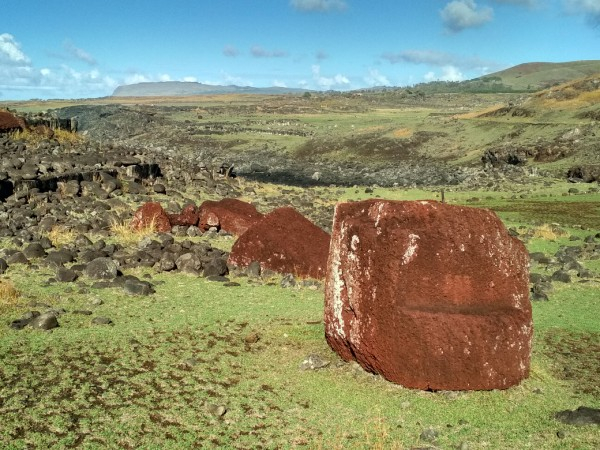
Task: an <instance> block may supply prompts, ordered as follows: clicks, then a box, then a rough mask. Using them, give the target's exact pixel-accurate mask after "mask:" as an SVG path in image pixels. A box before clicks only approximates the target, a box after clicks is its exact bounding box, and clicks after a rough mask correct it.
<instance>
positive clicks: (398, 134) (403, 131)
mask: <svg viewBox="0 0 600 450" xmlns="http://www.w3.org/2000/svg"><path fill="white" fill-rule="evenodd" d="M412 135H413V131H412V130H411V129H409V128H398V129H397V130H394V137H395V138H408V137H411V136H412Z"/></svg>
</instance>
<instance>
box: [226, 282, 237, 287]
mask: <svg viewBox="0 0 600 450" xmlns="http://www.w3.org/2000/svg"><path fill="white" fill-rule="evenodd" d="M223 286H225V287H238V286H241V284H240V283H238V282H236V281H227V282H225V283H223Z"/></svg>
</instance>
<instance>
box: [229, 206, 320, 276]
mask: <svg viewBox="0 0 600 450" xmlns="http://www.w3.org/2000/svg"><path fill="white" fill-rule="evenodd" d="M328 251H329V234H327V233H326V232H325V231H323V230H322V229H321V228H319V227H318V226H316V225H315V224H313V223H312V222H311V221H310V220H308V219H307V218H306V217H304V216H303V215H302V214H300V213H299V212H297V211H296V210H295V209H294V208H289V207H285V208H277V209H275V210H273V211H271V212H270V213H269V214H267V215H265V216H264V218H263V219H262V220H261V221H260V222H258V223H256V224H255V225H253V226H252V227H250V228H249V229H248V231H246V232H245V233H244V234H242V235H241V236H240V237H239V238H238V240H237V241H236V242H235V244H234V245H233V248H232V249H231V253H230V254H229V263H230V264H231V265H233V266H238V267H246V266H248V265H249V264H250V263H251V262H253V261H258V262H259V263H260V265H261V268H262V269H270V270H273V271H275V272H279V273H292V274H294V275H296V276H299V277H309V278H317V279H323V278H325V268H326V266H327V255H328Z"/></svg>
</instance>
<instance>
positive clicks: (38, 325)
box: [29, 312, 58, 330]
mask: <svg viewBox="0 0 600 450" xmlns="http://www.w3.org/2000/svg"><path fill="white" fill-rule="evenodd" d="M29 325H30V326H31V327H32V328H35V329H37V330H51V329H53V328H56V327H58V320H57V319H56V314H55V313H54V312H45V313H43V314H40V315H39V316H36V317H34V318H33V319H31V321H30V322H29Z"/></svg>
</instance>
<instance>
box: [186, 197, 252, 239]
mask: <svg viewBox="0 0 600 450" xmlns="http://www.w3.org/2000/svg"><path fill="white" fill-rule="evenodd" d="M198 215H199V221H198V226H199V227H200V229H202V230H203V231H205V230H208V229H210V228H211V227H217V228H220V229H221V230H223V231H227V232H228V233H232V234H235V235H237V236H239V235H241V234H243V233H244V232H245V231H246V230H247V229H248V228H250V226H252V225H254V224H255V223H257V222H258V221H260V220H261V219H262V217H263V215H262V214H261V213H259V212H258V211H257V210H256V208H255V207H254V205H251V204H250V203H246V202H243V201H241V200H238V199H235V198H224V199H222V200H219V201H212V200H206V201H205V202H203V203H202V204H201V205H200V210H199V213H198Z"/></svg>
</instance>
